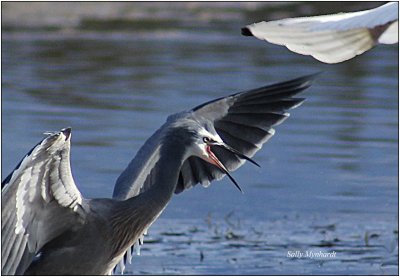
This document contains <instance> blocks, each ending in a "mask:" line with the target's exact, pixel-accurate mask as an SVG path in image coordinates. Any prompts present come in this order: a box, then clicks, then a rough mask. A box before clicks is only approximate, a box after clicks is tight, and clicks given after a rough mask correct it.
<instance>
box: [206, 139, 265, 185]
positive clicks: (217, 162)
mask: <svg viewBox="0 0 400 277" xmlns="http://www.w3.org/2000/svg"><path fill="white" fill-rule="evenodd" d="M212 145H217V146H220V147H223V148H225V149H226V150H228V151H230V152H232V153H233V154H235V155H237V156H238V157H239V158H241V159H245V160H248V161H249V162H251V163H253V164H255V165H256V166H258V167H260V165H259V164H258V163H256V162H255V161H253V160H252V159H250V158H249V157H247V156H246V155H244V154H242V153H240V152H239V151H237V150H236V149H234V148H232V147H230V146H229V145H227V144H226V143H220V142H210V143H208V144H207V146H206V152H207V154H208V161H209V162H210V163H212V164H214V165H216V166H217V167H218V168H219V169H221V170H222V171H223V172H224V173H225V174H226V175H228V177H229V179H231V181H232V183H233V184H234V185H235V186H236V187H237V188H238V189H239V190H240V192H242V193H243V191H242V189H241V188H240V186H239V184H238V183H237V182H236V180H235V179H233V177H232V176H231V175H230V174H229V171H228V169H227V168H226V167H225V166H224V164H223V163H222V162H221V161H220V160H219V159H218V158H217V156H215V154H214V152H213V151H212V150H211V146H212Z"/></svg>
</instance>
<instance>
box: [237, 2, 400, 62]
mask: <svg viewBox="0 0 400 277" xmlns="http://www.w3.org/2000/svg"><path fill="white" fill-rule="evenodd" d="M243 34H245V35H253V36H255V37H257V38H259V39H261V40H266V41H268V42H271V43H274V44H278V45H284V46H286V47H287V48H288V49H289V50H291V51H293V52H296V53H299V54H303V55H311V56H313V57H314V58H316V59H317V60H320V61H322V62H325V63H338V62H342V61H345V60H348V59H351V58H353V57H354V56H356V55H359V54H362V53H364V52H365V51H367V50H368V49H370V48H372V47H373V46H374V45H376V43H385V44H390V43H397V42H398V3H397V2H391V3H388V4H386V5H383V6H381V7H378V8H375V9H372V10H367V11H360V12H354V13H340V14H334V15H321V16H312V17H300V18H288V19H282V20H276V21H270V22H259V23H255V24H251V25H248V26H246V27H245V28H244V29H243Z"/></svg>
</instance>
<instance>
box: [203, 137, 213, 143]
mask: <svg viewBox="0 0 400 277" xmlns="http://www.w3.org/2000/svg"><path fill="white" fill-rule="evenodd" d="M203 142H204V143H209V142H211V139H210V138H208V137H203Z"/></svg>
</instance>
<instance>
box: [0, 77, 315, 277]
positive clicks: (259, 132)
mask: <svg viewBox="0 0 400 277" xmlns="http://www.w3.org/2000/svg"><path fill="white" fill-rule="evenodd" d="M314 77H315V75H310V76H305V77H301V78H297V79H294V80H291V81H287V82H282V83H278V84H274V85H269V86H265V87H261V88H257V89H253V90H249V91H244V92H240V93H236V94H232V95H230V96H227V97H222V98H219V99H216V100H213V101H210V102H207V103H204V104H202V105H200V106H197V107H195V108H193V109H191V110H188V111H184V112H181V113H177V114H174V115H171V116H169V117H168V119H167V120H166V123H165V124H164V125H163V126H162V127H161V128H160V129H158V130H157V131H156V132H155V133H154V134H153V135H152V136H151V137H150V138H149V139H148V140H147V141H146V143H145V144H144V145H143V146H142V148H141V149H140V150H139V151H138V153H137V155H136V156H135V158H134V159H133V160H132V161H131V162H130V164H129V165H128V167H127V168H126V169H125V171H123V173H122V174H121V175H120V176H119V178H118V180H117V182H116V184H115V188H114V195H113V198H111V199H86V198H84V197H83V196H82V195H81V193H80V192H79V190H78V188H77V186H76V185H75V182H74V180H73V177H72V173H71V168H70V141H71V129H70V128H65V129H62V130H61V131H59V132H53V133H47V136H46V137H45V138H44V139H43V140H42V141H41V142H39V143H38V144H37V145H36V146H35V147H34V148H33V149H32V150H31V151H30V152H29V153H28V154H27V155H26V156H25V157H24V158H23V159H22V160H21V162H20V163H19V164H18V165H17V167H16V168H15V169H14V171H13V172H11V174H10V175H9V176H8V177H7V178H6V179H5V180H4V181H3V182H2V192H1V196H2V206H1V207H2V214H1V218H2V223H1V229H2V237H1V243H2V250H1V257H2V261H1V270H2V274H4V275H14V274H17V275H20V274H27V275H103V274H112V273H113V271H114V269H115V268H116V267H117V266H118V265H119V266H120V267H121V270H122V271H123V269H124V266H125V262H126V260H128V261H129V260H130V259H131V256H132V251H133V248H132V247H133V246H134V245H136V246H139V245H140V244H142V243H143V235H144V234H146V232H147V229H148V228H149V226H150V225H151V224H152V223H153V222H154V221H155V220H156V219H157V217H158V216H159V215H160V214H161V213H162V211H163V210H164V209H165V207H166V206H167V204H168V202H169V201H170V199H171V197H172V196H173V194H174V193H180V192H182V191H184V190H185V189H188V188H190V187H192V186H194V185H196V184H198V183H200V184H202V185H204V186H208V185H209V184H210V182H211V181H213V180H214V179H220V178H222V177H223V176H225V175H227V176H228V177H229V178H230V179H231V180H232V181H233V183H234V184H235V185H236V186H237V188H239V189H240V187H239V185H238V184H237V182H236V181H235V180H234V179H233V177H232V176H231V174H230V172H232V171H234V170H236V169H237V168H238V167H240V166H241V165H242V164H243V163H244V162H245V161H246V160H248V161H250V162H252V163H254V164H257V163H255V162H254V161H253V160H252V159H251V157H252V156H253V155H254V154H255V153H256V152H257V151H258V150H259V149H260V148H261V147H262V145H263V143H265V142H266V141H267V140H268V139H269V138H270V137H271V136H273V135H274V132H275V131H274V129H273V127H274V126H276V125H278V124H280V123H281V122H283V121H284V120H285V119H286V118H287V117H288V116H289V114H288V113H287V110H289V109H291V108H294V107H297V106H299V105H300V104H301V103H302V102H303V101H304V98H297V97H294V96H295V95H296V94H298V93H300V92H301V91H303V90H304V89H306V88H308V87H309V86H310V85H311V83H312V80H313V79H314Z"/></svg>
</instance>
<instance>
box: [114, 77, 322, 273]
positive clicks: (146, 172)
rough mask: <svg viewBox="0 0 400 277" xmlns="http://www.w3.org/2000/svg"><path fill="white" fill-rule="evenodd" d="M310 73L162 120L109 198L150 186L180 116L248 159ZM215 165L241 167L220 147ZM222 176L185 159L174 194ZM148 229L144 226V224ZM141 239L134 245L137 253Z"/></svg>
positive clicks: (309, 79) (304, 85)
mask: <svg viewBox="0 0 400 277" xmlns="http://www.w3.org/2000/svg"><path fill="white" fill-rule="evenodd" d="M314 77H315V75H310V76H305V77H302V78H298V79H295V80H291V81H288V82H283V83H278V84H275V85H270V86H265V87H261V88H258V89H254V90H250V91H245V92H240V93H236V94H233V95H230V96H227V97H223V98H219V99H216V100H213V101H210V102H207V103H205V104H202V105H200V106H198V107H196V108H194V109H192V110H190V111H186V112H182V113H178V114H175V115H172V116H170V117H168V119H167V122H166V123H165V124H164V125H163V126H162V127H161V128H160V129H159V130H157V132H156V133H154V134H153V135H152V136H151V137H150V138H149V139H148V140H147V141H146V143H145V144H144V145H143V146H142V148H141V149H140V150H139V152H138V153H137V155H136V156H135V158H134V159H133V160H132V161H131V162H130V164H129V165H128V167H127V168H126V169H125V171H124V172H122V174H121V175H120V176H119V177H118V179H117V182H116V184H115V187H114V194H113V197H114V198H116V199H120V200H123V199H127V198H130V197H134V196H136V195H138V194H139V193H141V192H143V191H146V190H147V189H148V188H149V187H151V186H152V184H154V182H155V181H156V180H154V178H153V176H154V170H157V169H156V168H157V162H158V160H159V157H160V152H159V151H160V147H161V141H162V137H163V135H164V134H165V132H167V131H168V129H169V128H170V126H171V125H172V124H174V122H175V121H176V120H180V119H182V117H191V118H193V117H194V118H195V119H196V120H197V121H199V122H202V121H203V123H204V124H207V123H208V124H212V125H213V127H214V128H215V130H216V131H217V132H218V134H219V135H220V136H221V138H222V139H223V140H224V141H225V142H226V143H227V144H228V145H230V146H232V147H233V148H236V150H239V151H240V152H242V153H243V154H245V155H247V156H253V155H254V154H255V153H256V152H257V151H258V150H259V149H260V148H261V146H262V144H263V143H265V142H266V141H267V140H268V139H269V138H270V137H271V136H272V135H273V134H274V130H273V129H272V127H273V126H275V125H278V124H280V123H281V122H283V120H285V119H286V118H287V117H288V116H289V114H288V113H287V112H286V111H287V110H288V109H291V108H294V107H296V106H298V105H300V104H301V103H302V102H303V101H304V99H303V98H293V97H292V96H294V95H296V94H298V93H300V92H301V91H303V90H304V89H306V88H308V87H309V86H310V85H311V82H312V80H313V79H314ZM213 151H214V152H215V153H216V154H217V156H218V158H219V159H220V161H221V162H222V163H223V164H224V165H225V166H226V167H227V168H228V170H230V171H232V170H235V169H237V168H238V167H239V166H240V165H242V164H243V162H244V161H243V160H241V159H239V158H238V157H237V156H235V155H234V154H232V153H230V152H228V151H226V150H224V149H222V148H217V149H213ZM224 175H225V174H224V173H223V172H222V171H220V170H219V169H218V168H217V167H215V166H213V165H211V164H209V163H207V162H205V161H203V160H202V159H200V158H197V157H190V158H189V159H188V160H186V161H185V162H184V164H183V166H182V168H181V170H180V172H179V180H178V183H177V186H176V190H175V192H176V193H179V192H182V191H183V190H184V189H187V188H190V187H192V186H194V185H196V184H198V183H201V184H202V185H204V186H207V185H208V184H209V183H210V182H211V181H212V180H214V179H220V178H222V177H223V176H224ZM148 227H149V226H148ZM142 242H143V237H142V236H141V238H140V239H139V240H138V242H137V243H136V246H137V251H139V248H140V244H141V243H142ZM132 253H133V247H132V248H130V249H128V250H127V252H126V254H125V256H124V259H123V260H121V263H120V269H121V270H122V271H123V269H124V268H125V262H126V260H128V261H129V262H130V260H131V258H132Z"/></svg>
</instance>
